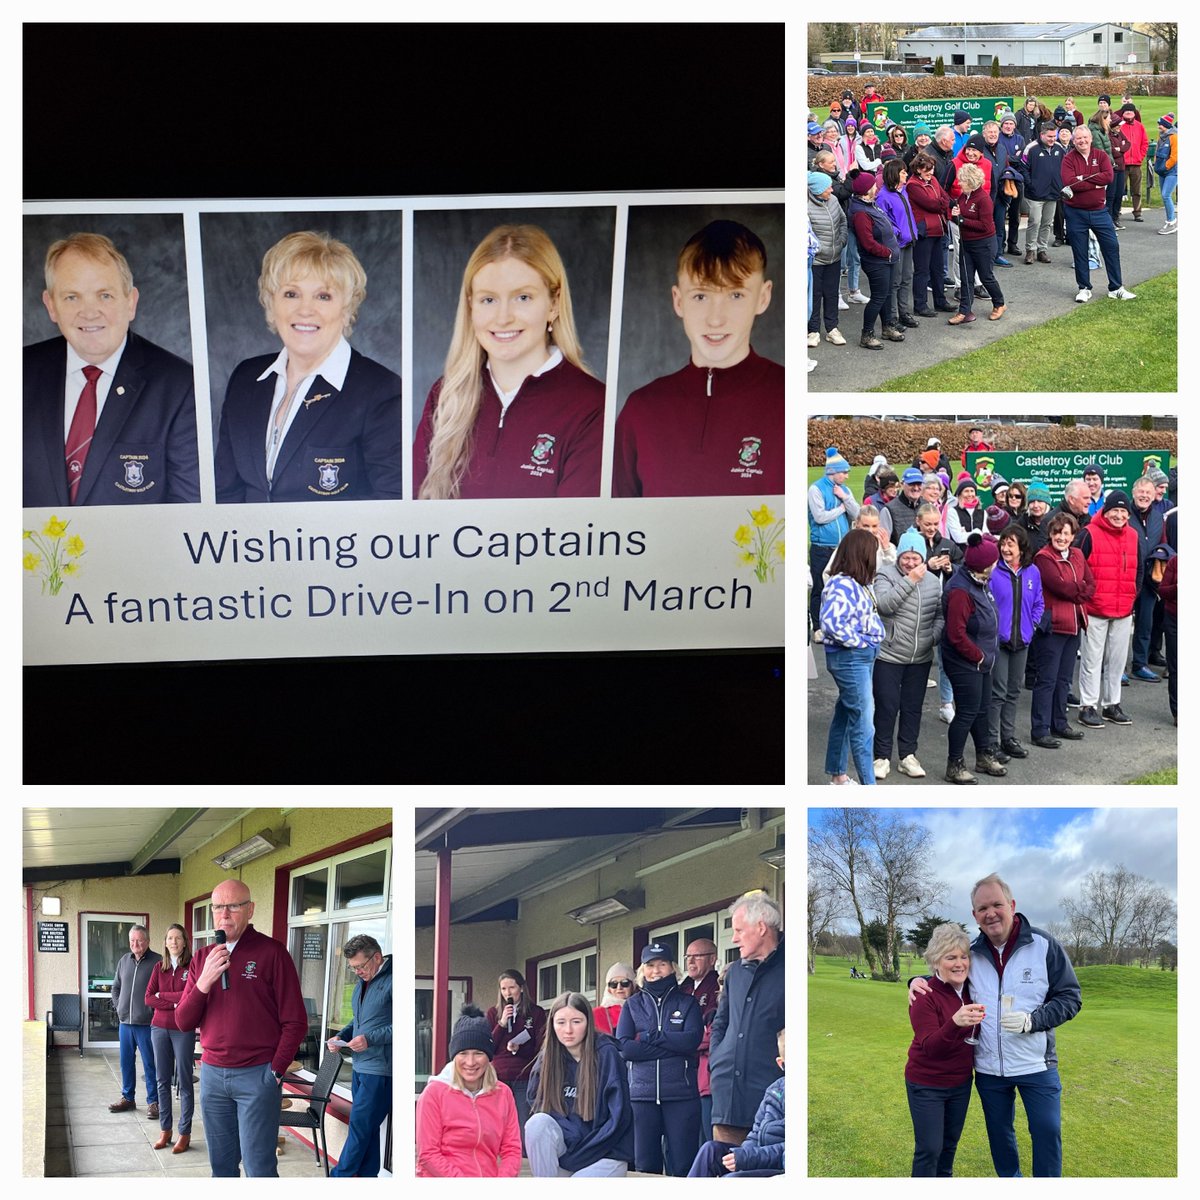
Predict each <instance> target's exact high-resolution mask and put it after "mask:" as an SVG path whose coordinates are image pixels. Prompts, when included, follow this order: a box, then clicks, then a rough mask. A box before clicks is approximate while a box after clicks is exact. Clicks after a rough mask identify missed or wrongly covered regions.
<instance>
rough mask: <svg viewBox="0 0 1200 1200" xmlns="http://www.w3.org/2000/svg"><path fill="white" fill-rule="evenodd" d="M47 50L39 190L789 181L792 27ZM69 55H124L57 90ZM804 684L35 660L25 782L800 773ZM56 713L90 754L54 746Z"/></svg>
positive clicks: (146, 34) (605, 186) (626, 662)
mask: <svg viewBox="0 0 1200 1200" xmlns="http://www.w3.org/2000/svg"><path fill="white" fill-rule="evenodd" d="M23 40H24V58H25V74H24V79H25V83H24V87H25V104H24V110H23V123H24V143H23V155H24V162H23V166H24V173H23V185H24V187H23V190H24V194H25V196H26V197H27V198H28V199H30V200H39V199H41V200H60V199H71V198H84V197H95V198H112V199H116V198H137V197H163V198H168V197H171V198H201V197H222V196H224V197H252V196H317V195H334V196H336V195H341V196H377V195H449V194H458V193H462V194H472V195H475V194H486V193H492V194H496V193H530V192H580V191H610V190H612V191H617V190H629V191H645V190H651V189H663V190H676V189H694V188H782V187H783V183H784V174H783V173H784V160H783V146H784V86H783V84H784V71H783V57H784V38H783V28H782V26H781V25H746V26H732V25H726V24H721V25H719V26H703V25H637V26H620V25H587V24H576V25H561V26H553V27H550V26H536V25H504V26H477V25H453V26H421V25H387V26H368V25H329V26H317V25H267V26H259V25H252V24H249V25H228V26H224V25H186V24H179V25H100V24H97V25H78V26H74V25H26V26H24V29H23ZM56 63H57V64H64V63H89V64H97V65H96V66H95V67H94V68H89V71H88V76H89V80H91V82H89V81H84V82H83V83H81V84H80V86H78V87H76V86H66V85H65V84H66V81H64V80H62V79H59V80H58V84H57V85H56V86H48V85H47V73H48V72H49V71H51V66H52V64H56ZM101 68H103V69H101ZM95 80H102V81H103V83H104V88H103V89H101V91H96V90H95V86H94V81H95ZM84 84H86V86H84ZM81 88H83V93H90V94H91V95H92V96H93V100H94V103H92V104H90V105H85V106H84V107H83V108H82V109H81V90H80V89H81ZM460 269H461V267H460ZM782 671H783V651H782V648H780V649H778V650H776V651H769V652H745V653H740V652H736V651H731V652H725V653H720V654H702V653H683V654H631V653H622V652H619V651H614V652H613V653H611V654H587V655H520V656H517V655H513V656H480V657H436V658H434V657H430V658H412V657H406V658H347V659H303V660H271V661H253V662H230V663H219V664H207V663H181V664H153V665H151V664H135V665H131V666H128V667H120V666H103V667H90V668H89V667H54V668H50V667H40V668H27V669H26V671H25V720H24V729H25V731H26V733H25V736H26V745H25V751H26V752H25V758H24V774H25V781H26V782H28V783H50V782H62V783H66V782H72V783H84V784H86V783H107V782H120V783H123V784H125V785H127V786H128V785H135V784H136V785H145V784H147V783H163V782H167V783H171V782H178V783H191V784H205V783H242V784H246V783H258V782H263V783H298V784H320V785H323V786H324V787H325V789H326V790H323V791H322V792H321V793H320V795H322V796H328V795H330V794H332V793H330V792H329V791H328V790H327V785H329V784H354V783H390V784H405V783H407V784H413V783H428V784H461V783H482V784H488V783H531V782H533V783H583V784H587V783H606V782H625V783H679V784H694V783H725V782H729V783H732V782H738V783H750V782H777V783H778V782H782V779H783V738H784V726H783V681H782ZM48 719H52V720H53V721H54V724H55V727H56V728H58V729H70V730H71V739H70V740H71V752H70V753H69V754H61V755H50V754H46V753H45V749H44V745H43V744H42V740H41V732H40V731H42V730H44V728H45V724H44V722H45V721H46V720H48ZM525 798H526V799H528V794H527V793H526V794H525Z"/></svg>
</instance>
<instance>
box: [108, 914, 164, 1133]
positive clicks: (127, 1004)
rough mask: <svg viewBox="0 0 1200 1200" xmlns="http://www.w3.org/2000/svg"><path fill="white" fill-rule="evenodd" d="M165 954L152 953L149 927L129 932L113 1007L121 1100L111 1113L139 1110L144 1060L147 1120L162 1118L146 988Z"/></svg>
mask: <svg viewBox="0 0 1200 1200" xmlns="http://www.w3.org/2000/svg"><path fill="white" fill-rule="evenodd" d="M161 961H162V955H161V954H155V952H154V951H153V950H151V949H150V934H149V932H148V930H147V929H146V927H145V925H134V926H132V927H131V928H130V930H129V953H128V954H122V955H121V957H120V958H119V959H118V960H117V968H116V970H115V971H114V972H113V982H112V997H111V998H112V1006H113V1008H114V1010H115V1011H116V1014H117V1020H118V1021H119V1022H120V1024H119V1027H118V1028H119V1037H120V1045H121V1099H120V1100H119V1101H118V1102H117V1103H116V1104H110V1105H109V1106H108V1111H109V1112H114V1113H118V1112H128V1111H129V1110H130V1109H133V1108H137V1104H136V1102H135V1098H136V1096H137V1062H136V1060H135V1057H134V1056H135V1053H140V1054H141V1056H142V1074H143V1077H144V1079H145V1082H146V1105H147V1108H146V1116H147V1117H148V1118H149V1119H150V1120H154V1119H156V1118H157V1117H158V1075H157V1073H156V1072H155V1070H154V1048H153V1046H152V1045H151V1040H150V1022H151V1021H152V1020H153V1018H154V1010H153V1009H152V1008H151V1007H150V1006H149V1005H148V1004H147V1003H146V985H147V984H148V983H149V982H150V976H151V975H152V974H153V973H154V964H155V963H157V962H161Z"/></svg>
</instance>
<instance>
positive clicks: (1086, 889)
mask: <svg viewBox="0 0 1200 1200" xmlns="http://www.w3.org/2000/svg"><path fill="white" fill-rule="evenodd" d="M1155 893H1161V898H1157V897H1156V896H1155ZM1161 899H1166V900H1167V903H1168V904H1170V899H1169V897H1167V896H1166V893H1165V892H1162V889H1161V888H1158V887H1157V886H1156V885H1155V884H1153V883H1152V882H1151V881H1150V880H1148V879H1146V878H1144V877H1143V876H1141V875H1138V874H1136V873H1135V872H1133V871H1130V870H1129V869H1128V868H1126V867H1125V866H1124V864H1121V863H1118V864H1117V866H1116V867H1114V868H1113V869H1112V870H1111V871H1091V872H1090V873H1089V874H1087V875H1086V876H1084V879H1083V883H1082V884H1081V885H1080V894H1079V897H1078V899H1074V900H1073V899H1071V898H1070V897H1064V899H1063V900H1062V907H1063V911H1064V912H1065V913H1066V914H1067V919H1068V921H1069V922H1070V923H1071V926H1072V929H1073V930H1074V929H1077V930H1078V931H1079V932H1080V934H1081V935H1084V936H1086V938H1087V940H1088V941H1089V942H1090V943H1091V944H1092V945H1094V946H1095V947H1096V949H1097V952H1098V954H1099V957H1100V961H1101V962H1103V963H1116V962H1119V961H1120V960H1121V956H1122V954H1123V953H1124V952H1125V951H1127V950H1128V949H1130V948H1131V947H1132V946H1134V945H1136V944H1142V945H1146V944H1149V945H1153V944H1154V942H1153V941H1150V942H1149V943H1147V942H1145V941H1143V940H1142V932H1141V931H1140V932H1139V933H1137V934H1135V932H1134V929H1135V923H1136V922H1138V921H1141V923H1142V925H1143V926H1144V927H1150V926H1153V927H1154V928H1153V930H1152V931H1153V932H1155V940H1157V938H1158V937H1159V936H1161V935H1162V932H1163V931H1161V930H1158V929H1157V927H1158V925H1159V924H1160V923H1161V922H1162V921H1164V920H1169V919H1171V914H1170V913H1168V912H1167V911H1165V910H1164V909H1163V906H1162V904H1161ZM1173 908H1174V905H1171V909H1173Z"/></svg>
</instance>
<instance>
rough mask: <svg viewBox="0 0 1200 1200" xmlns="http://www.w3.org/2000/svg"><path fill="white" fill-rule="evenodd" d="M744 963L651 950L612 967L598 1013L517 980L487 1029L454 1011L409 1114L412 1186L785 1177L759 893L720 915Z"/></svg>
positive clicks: (769, 938)
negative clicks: (420, 1180) (417, 1178)
mask: <svg viewBox="0 0 1200 1200" xmlns="http://www.w3.org/2000/svg"><path fill="white" fill-rule="evenodd" d="M729 916H730V919H731V925H732V930H733V943H734V945H735V946H736V947H737V948H738V951H739V957H738V958H737V959H735V960H734V961H733V962H731V963H730V964H729V965H728V966H727V967H726V968H725V969H724V971H722V972H718V970H717V947H716V945H715V944H714V943H713V942H712V941H711V940H709V939H707V938H700V939H697V940H695V941H693V942H691V943H689V945H688V946H687V950H686V953H685V956H684V972H683V974H682V976H681V974H680V972H679V970H678V967H677V965H676V963H675V962H674V961H673V951H672V948H671V947H670V946H668V945H666V944H664V943H663V942H658V941H651V942H650V943H649V944H648V945H647V946H645V947H644V948H643V950H642V952H641V955H640V959H641V965H640V966H639V968H638V970H637V971H636V972H635V971H634V970H633V968H632V967H631V966H630V964H628V963H625V962H617V963H614V964H613V965H612V966H611V967H610V968H609V970H608V972H607V974H606V976H605V985H604V995H603V997H601V998H600V1001H599V1003H597V1004H595V1005H593V1004H592V1003H590V1002H589V1000H588V999H587V997H585V996H584V995H582V994H581V993H579V992H564V993H563V994H562V995H560V996H558V997H557V998H556V999H555V1000H554V1001H553V1003H552V1004H551V1006H550V1012H549V1014H548V1015H547V1014H546V1013H545V1011H544V1010H543V1009H542V1008H541V1007H540V1006H539V1005H538V1004H537V1003H536V1002H535V1001H534V999H533V997H531V996H530V995H529V994H528V991H527V989H526V987H525V981H524V979H523V978H522V976H521V974H520V972H518V971H516V970H508V971H504V972H502V973H501V975H500V978H499V987H500V994H499V996H498V997H497V1001H496V1005H495V1006H494V1007H493V1008H491V1009H489V1011H488V1012H487V1014H486V1015H485V1014H484V1013H482V1012H481V1011H480V1010H479V1009H478V1008H476V1007H474V1006H473V1005H464V1007H463V1009H462V1015H461V1017H460V1018H459V1020H458V1022H457V1023H456V1024H455V1026H454V1031H453V1034H452V1036H451V1039H450V1046H449V1058H448V1061H447V1063H446V1065H445V1067H444V1069H443V1070H442V1071H441V1073H440V1074H439V1075H437V1076H436V1077H434V1078H433V1079H431V1080H430V1081H429V1084H428V1086H427V1087H426V1088H425V1090H424V1091H423V1092H422V1093H421V1096H420V1099H419V1100H418V1102H417V1173H418V1175H422V1176H476V1177H489V1178H496V1177H514V1176H516V1175H518V1174H519V1173H520V1171H521V1163H522V1157H523V1156H525V1157H527V1158H528V1163H529V1172H530V1174H531V1175H533V1176H535V1177H538V1176H548V1177H559V1176H567V1175H579V1176H620V1175H625V1174H627V1173H628V1171H629V1170H630V1168H631V1167H632V1168H633V1169H635V1170H637V1171H638V1172H640V1173H644V1174H656V1175H662V1174H666V1175H674V1176H692V1177H718V1176H719V1177H724V1176H766V1175H780V1174H782V1173H783V1169H784V1081H783V1079H782V1077H781V1075H782V1072H783V1069H784V1049H783V1046H784V1029H783V1025H784V1022H783V1012H784V958H783V932H782V924H783V922H782V913H781V911H780V909H779V906H778V905H777V904H776V903H775V902H774V901H773V900H771V899H770V897H769V896H767V895H766V894H765V893H764V892H761V891H755V892H748V893H746V894H745V895H743V896H741V897H739V899H737V900H735V901H734V903H733V904H732V905H731V906H730V909H729Z"/></svg>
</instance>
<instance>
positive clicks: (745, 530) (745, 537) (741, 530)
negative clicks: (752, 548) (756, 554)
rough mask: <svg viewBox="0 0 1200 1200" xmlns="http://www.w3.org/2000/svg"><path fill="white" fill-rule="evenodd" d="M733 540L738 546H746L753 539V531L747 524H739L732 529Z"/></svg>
mask: <svg viewBox="0 0 1200 1200" xmlns="http://www.w3.org/2000/svg"><path fill="white" fill-rule="evenodd" d="M733 540H734V542H735V543H736V544H737V545H739V546H748V545H750V543H751V542H752V541H754V532H753V531H752V530H751V528H750V526H749V525H739V526H738V527H737V529H735V530H734V533H733Z"/></svg>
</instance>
